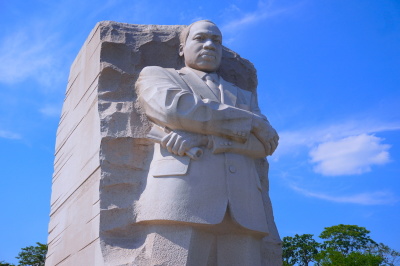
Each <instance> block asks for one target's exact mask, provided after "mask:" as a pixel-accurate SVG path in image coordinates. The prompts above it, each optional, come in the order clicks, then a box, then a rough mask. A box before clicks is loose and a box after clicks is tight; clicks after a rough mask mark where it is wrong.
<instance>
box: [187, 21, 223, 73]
mask: <svg viewBox="0 0 400 266" xmlns="http://www.w3.org/2000/svg"><path fill="white" fill-rule="evenodd" d="M179 55H181V56H182V55H183V56H184V57H185V65H186V66H188V67H191V68H193V69H198V70H202V71H205V72H213V71H216V70H217V69H218V68H219V65H220V64H221V58H222V35H221V32H220V30H219V29H218V27H217V26H215V25H214V24H212V23H209V22H199V23H196V24H194V25H193V26H192V27H191V28H190V32H189V35H188V38H187V40H186V43H185V44H184V45H183V44H181V46H180V47H179Z"/></svg>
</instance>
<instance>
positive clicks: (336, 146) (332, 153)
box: [309, 134, 390, 176]
mask: <svg viewBox="0 0 400 266" xmlns="http://www.w3.org/2000/svg"><path fill="white" fill-rule="evenodd" d="M382 141H383V139H382V138H378V137H376V136H374V135H367V134H361V135H357V136H350V137H346V138H342V139H339V140H335V141H327V142H323V143H320V144H318V145H317V146H316V147H314V148H313V149H312V150H311V151H310V153H309V154H310V156H311V162H312V163H315V164H316V165H315V167H314V171H315V172H317V173H320V174H322V175H327V176H338V175H353V174H362V173H365V172H369V171H371V166H372V165H383V164H386V163H388V162H389V161H390V160H389V152H388V150H389V148H390V145H387V144H381V142H382Z"/></svg>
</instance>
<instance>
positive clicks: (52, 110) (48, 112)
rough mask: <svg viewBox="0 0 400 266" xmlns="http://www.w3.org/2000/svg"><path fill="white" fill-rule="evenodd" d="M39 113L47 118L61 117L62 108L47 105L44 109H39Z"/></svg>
mask: <svg viewBox="0 0 400 266" xmlns="http://www.w3.org/2000/svg"><path fill="white" fill-rule="evenodd" d="M39 112H40V113H42V114H43V115H45V116H49V117H59V116H60V114H61V106H60V105H56V104H54V105H46V106H44V107H43V108H40V109H39Z"/></svg>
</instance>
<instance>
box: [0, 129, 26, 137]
mask: <svg viewBox="0 0 400 266" xmlns="http://www.w3.org/2000/svg"><path fill="white" fill-rule="evenodd" d="M0 138H3V139H20V138H21V136H20V135H19V134H16V133H13V132H10V131H6V130H0Z"/></svg>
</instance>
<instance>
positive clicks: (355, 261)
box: [316, 248, 383, 266]
mask: <svg viewBox="0 0 400 266" xmlns="http://www.w3.org/2000/svg"><path fill="white" fill-rule="evenodd" d="M316 262H317V265H320V266H338V265H340V266H360V265H363V266H379V265H382V264H381V263H382V262H383V258H382V257H381V256H379V255H375V254H371V253H361V252H358V251H353V252H350V253H349V254H343V253H341V252H340V251H337V250H333V249H331V248H328V249H326V250H323V251H321V252H320V253H319V254H318V255H317V256H316Z"/></svg>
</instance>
